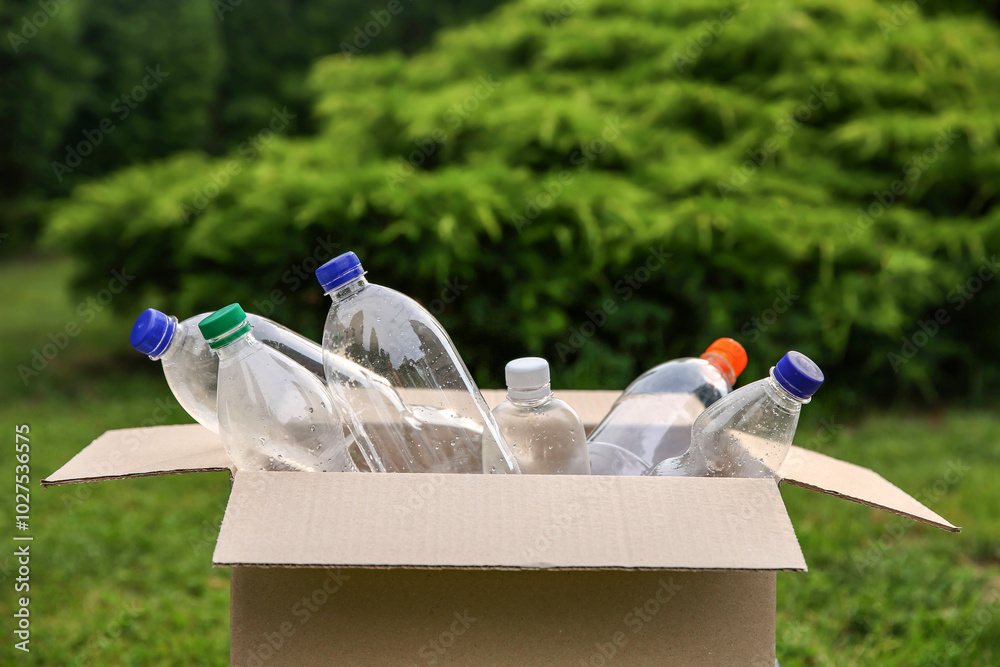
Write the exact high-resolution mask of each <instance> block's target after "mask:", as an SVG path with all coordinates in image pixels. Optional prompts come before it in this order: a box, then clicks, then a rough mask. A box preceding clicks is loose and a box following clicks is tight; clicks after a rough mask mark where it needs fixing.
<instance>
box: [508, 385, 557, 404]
mask: <svg viewBox="0 0 1000 667" xmlns="http://www.w3.org/2000/svg"><path fill="white" fill-rule="evenodd" d="M507 400H508V401H510V402H511V404H513V405H516V406H518V407H522V408H535V407H538V406H539V405H545V404H546V403H548V402H549V401H550V400H552V385H551V384H544V385H542V386H541V387H507Z"/></svg>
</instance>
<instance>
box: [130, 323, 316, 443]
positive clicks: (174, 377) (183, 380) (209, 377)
mask: <svg viewBox="0 0 1000 667" xmlns="http://www.w3.org/2000/svg"><path fill="white" fill-rule="evenodd" d="M210 314H211V313H201V314H199V315H195V316H194V317H189V318H188V319H186V320H181V321H179V320H178V319H177V318H176V317H174V316H172V315H167V314H166V313H162V312H160V311H158V310H156V309H154V308H147V309H146V310H144V311H143V312H142V313H140V315H139V317H137V318H136V319H135V324H133V325H132V333H131V335H130V336H129V342H130V343H131V344H132V347H134V348H135V349H136V350H137V351H139V352H141V353H142V354H145V355H147V356H148V357H149V358H150V359H152V360H154V361H159V362H161V363H162V364H163V375H164V376H165V377H166V379H167V384H168V385H169V386H170V391H172V392H173V393H174V397H176V398H177V402H178V403H180V404H181V407H182V408H184V409H185V410H186V411H187V413H188V414H189V415H191V416H192V417H193V418H194V420H195V421H196V422H198V423H199V424H201V425H202V426H204V427H205V428H207V429H209V430H210V431H212V432H214V433H218V432H219V418H218V414H217V409H216V387H217V384H218V379H219V358H218V357H217V356H216V355H215V353H213V352H212V349H211V348H210V347H209V346H208V342H207V341H206V340H205V338H204V337H203V336H202V335H201V331H199V330H198V323H199V322H201V321H202V320H203V319H205V318H206V317H208V316H209V315H210ZM246 316H247V321H248V322H249V323H250V326H251V327H253V333H254V337H255V338H256V339H257V340H259V341H260V342H261V343H264V344H265V345H267V346H269V347H271V348H273V349H275V350H277V351H279V352H281V353H282V354H284V355H286V356H287V357H289V358H291V359H293V360H294V361H297V362H298V363H299V364H301V365H302V366H303V367H304V368H306V369H307V370H309V371H310V372H312V373H313V374H315V375H316V376H317V377H318V378H320V379H324V378H325V373H324V371H323V349H322V348H321V347H320V346H319V345H317V344H316V343H314V342H313V341H311V340H309V339H308V338H306V337H305V336H301V335H299V334H297V333H296V332H294V331H292V330H291V329H288V328H286V327H283V326H281V325H280V324H278V323H277V322H272V321H271V320H269V319H267V318H266V317H261V316H260V315H254V314H252V313H247V314H246Z"/></svg>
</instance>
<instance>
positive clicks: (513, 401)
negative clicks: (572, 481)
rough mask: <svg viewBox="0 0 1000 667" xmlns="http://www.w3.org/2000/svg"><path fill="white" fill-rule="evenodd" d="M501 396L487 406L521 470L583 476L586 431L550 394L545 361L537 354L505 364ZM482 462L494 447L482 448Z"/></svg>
mask: <svg viewBox="0 0 1000 667" xmlns="http://www.w3.org/2000/svg"><path fill="white" fill-rule="evenodd" d="M505 375H506V378H507V400H506V401H504V402H503V403H501V404H500V405H498V406H496V407H495V408H493V417H494V418H495V419H496V422H497V426H499V427H500V435H501V436H503V439H504V441H505V442H506V443H507V445H508V446H509V447H510V450H511V452H512V453H513V454H514V457H515V458H516V459H517V464H518V466H519V467H520V468H521V474H556V475H560V474H562V475H589V474H590V460H589V459H588V457H587V434H586V432H585V431H584V429H583V422H581V421H580V417H579V415H577V414H576V411H575V410H573V408H571V407H570V406H569V405H567V404H566V403H565V402H563V401H560V400H559V399H558V398H555V397H553V396H552V387H551V384H550V381H549V363H548V362H547V361H545V359H541V358H539V357H525V358H523V359H515V360H514V361H511V362H510V363H509V364H507V368H506V369H505ZM483 457H484V459H485V460H486V463H487V465H492V459H494V458H496V452H495V451H493V450H490V449H487V448H486V447H484V448H483Z"/></svg>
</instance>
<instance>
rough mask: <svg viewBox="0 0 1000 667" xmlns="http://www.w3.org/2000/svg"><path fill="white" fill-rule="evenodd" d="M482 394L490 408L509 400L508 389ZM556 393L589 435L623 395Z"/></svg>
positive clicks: (573, 390) (607, 393)
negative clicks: (567, 404)
mask: <svg viewBox="0 0 1000 667" xmlns="http://www.w3.org/2000/svg"><path fill="white" fill-rule="evenodd" d="M482 393H483V398H484V399H486V404H487V405H489V406H490V408H495V407H496V406H498V405H500V404H501V403H503V402H504V401H505V400H507V390H506V389H483V390H482ZM554 393H555V397H556V398H558V399H561V400H563V401H566V402H567V403H569V404H570V406H572V408H573V409H574V410H576V413H577V414H578V415H580V421H582V422H583V425H584V426H585V427H586V429H587V433H590V432H591V431H592V430H594V428H595V427H596V426H597V425H598V424H600V423H601V420H602V419H604V416H605V415H606V414H608V411H609V410H610V409H611V406H612V404H614V402H615V400H616V399H617V398H618V397H619V396H621V395H622V393H621V392H620V391H607V390H603V389H601V390H597V389H593V390H591V389H565V390H556V391H555V392H554Z"/></svg>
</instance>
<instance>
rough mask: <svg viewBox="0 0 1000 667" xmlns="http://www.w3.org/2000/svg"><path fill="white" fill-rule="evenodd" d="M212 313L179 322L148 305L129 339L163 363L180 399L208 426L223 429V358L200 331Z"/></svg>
mask: <svg viewBox="0 0 1000 667" xmlns="http://www.w3.org/2000/svg"><path fill="white" fill-rule="evenodd" d="M208 315H209V313H202V314H201V315H196V316H194V317H190V318H188V319H186V320H184V321H183V322H179V321H178V320H177V318H176V317H174V316H172V315H167V314H166V313H161V312H160V311H158V310H155V309H153V308H148V309H146V310H144V311H142V313H140V314H139V317H137V318H135V324H133V325H132V333H131V335H130V336H129V342H130V343H131V344H132V347H134V348H135V349H136V350H138V351H139V352H141V353H143V354H145V355H148V356H149V358H150V359H152V360H154V361H159V362H160V363H162V364H163V375H164V376H165V377H166V378H167V384H168V385H170V391H172V392H173V393H174V397H175V398H176V399H177V402H178V403H180V404H181V407H182V408H184V410H186V411H187V413H188V414H189V415H191V416H192V417H194V420H195V421H196V422H198V423H199V424H201V425H202V426H204V427H205V428H207V429H209V430H210V431H213V432H214V433H218V432H219V417H218V415H217V413H216V397H215V390H216V385H217V384H218V381H219V362H218V360H217V358H216V357H215V355H214V354H213V353H212V350H211V349H210V348H209V346H208V343H206V342H205V339H204V338H203V337H202V335H201V332H200V331H198V323H199V322H201V320H203V319H204V318H206V317H207V316H208Z"/></svg>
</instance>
